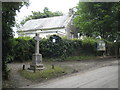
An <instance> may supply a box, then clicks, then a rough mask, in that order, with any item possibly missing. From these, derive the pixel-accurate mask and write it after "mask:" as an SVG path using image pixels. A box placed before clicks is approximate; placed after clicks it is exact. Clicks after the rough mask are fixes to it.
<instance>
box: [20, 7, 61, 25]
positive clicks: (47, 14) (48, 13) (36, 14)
mask: <svg viewBox="0 0 120 90" xmlns="http://www.w3.org/2000/svg"><path fill="white" fill-rule="evenodd" d="M62 15H63V13H62V12H60V11H56V12H52V11H50V10H49V9H48V8H47V7H45V8H44V9H43V12H40V11H32V15H28V16H27V17H25V19H23V20H22V21H21V22H20V24H21V25H23V24H25V22H27V21H28V20H31V19H40V18H47V17H53V16H62Z"/></svg>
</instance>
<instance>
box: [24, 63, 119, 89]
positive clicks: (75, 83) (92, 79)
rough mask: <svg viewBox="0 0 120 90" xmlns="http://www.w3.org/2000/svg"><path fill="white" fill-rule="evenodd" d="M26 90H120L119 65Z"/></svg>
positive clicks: (56, 80)
mask: <svg viewBox="0 0 120 90" xmlns="http://www.w3.org/2000/svg"><path fill="white" fill-rule="evenodd" d="M26 88H118V64H117V63H116V64H113V65H110V66H105V67H101V68H98V69H95V70H92V71H87V72H84V73H81V72H79V73H75V74H73V75H69V76H67V77H62V78H58V79H53V80H49V81H47V82H44V83H40V84H36V85H30V86H28V87H26Z"/></svg>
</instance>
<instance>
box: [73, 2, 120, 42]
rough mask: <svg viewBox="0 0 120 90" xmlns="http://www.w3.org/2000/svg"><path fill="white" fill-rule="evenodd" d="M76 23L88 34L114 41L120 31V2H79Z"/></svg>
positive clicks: (80, 29)
mask: <svg viewBox="0 0 120 90" xmlns="http://www.w3.org/2000/svg"><path fill="white" fill-rule="evenodd" d="M76 14H77V16H76V18H75V19H74V24H75V26H76V27H77V28H79V32H82V33H84V34H86V35H87V36H94V37H97V36H101V37H102V38H104V39H107V40H110V41H113V40H115V39H116V38H117V37H118V36H119V34H120V32H119V30H118V28H120V23H119V22H120V19H119V17H118V15H119V14H120V2H79V4H78V6H77V12H76Z"/></svg>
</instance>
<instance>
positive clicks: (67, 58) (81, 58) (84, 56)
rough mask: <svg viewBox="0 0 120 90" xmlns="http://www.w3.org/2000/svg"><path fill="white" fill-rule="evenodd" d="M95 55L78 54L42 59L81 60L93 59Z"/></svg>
mask: <svg viewBox="0 0 120 90" xmlns="http://www.w3.org/2000/svg"><path fill="white" fill-rule="evenodd" d="M95 58H97V56H94V55H80V56H68V57H66V58H49V59H47V58H44V61H48V62H49V61H81V60H90V59H95Z"/></svg>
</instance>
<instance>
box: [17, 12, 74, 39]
mask: <svg viewBox="0 0 120 90" xmlns="http://www.w3.org/2000/svg"><path fill="white" fill-rule="evenodd" d="M73 16H74V14H72V15H70V14H69V15H64V16H55V17H49V18H41V19H33V20H29V21H27V22H26V23H25V24H24V25H23V27H22V28H20V30H19V31H17V32H18V36H19V37H20V36H23V37H26V36H30V37H34V36H35V33H39V35H40V37H41V38H47V37H49V36H50V35H53V34H56V35H59V36H66V37H68V38H74V36H75V35H74V34H75V33H74V31H75V28H73V26H72V24H71V22H72V18H73ZM72 29H74V30H72Z"/></svg>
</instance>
